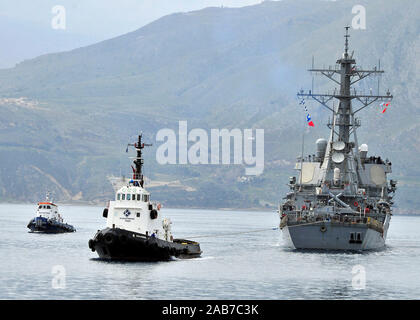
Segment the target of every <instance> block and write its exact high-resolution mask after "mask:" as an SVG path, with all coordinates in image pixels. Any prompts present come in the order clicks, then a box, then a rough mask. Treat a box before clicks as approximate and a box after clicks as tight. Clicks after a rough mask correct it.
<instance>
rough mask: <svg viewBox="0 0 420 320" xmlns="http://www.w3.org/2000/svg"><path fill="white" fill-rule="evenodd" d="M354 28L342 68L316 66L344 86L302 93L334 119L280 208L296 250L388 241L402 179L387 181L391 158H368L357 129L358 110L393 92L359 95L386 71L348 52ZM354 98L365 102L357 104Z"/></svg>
mask: <svg viewBox="0 0 420 320" xmlns="http://www.w3.org/2000/svg"><path fill="white" fill-rule="evenodd" d="M348 29H349V28H348V27H346V34H345V47H344V53H343V55H342V57H341V58H340V59H339V60H337V64H336V67H334V68H329V69H316V68H312V69H310V71H312V72H317V73H320V74H322V75H324V76H326V77H327V78H329V79H330V80H332V81H333V82H335V83H336V84H338V85H339V86H340V87H339V90H335V91H334V93H332V94H315V93H313V92H312V90H311V91H309V92H304V91H301V92H299V93H298V97H299V98H300V99H305V98H311V99H314V100H315V101H317V102H319V103H320V104H321V105H322V106H324V107H325V108H327V109H328V110H330V111H331V112H332V118H331V120H330V121H329V123H328V127H329V128H330V136H329V139H328V140H325V139H318V140H317V142H316V154H315V155H312V156H311V155H309V156H307V157H304V156H303V154H302V156H301V157H300V158H298V161H297V163H296V167H295V169H297V170H298V171H299V175H298V177H297V178H296V177H291V178H290V181H289V187H290V192H289V193H288V194H287V196H286V197H285V201H284V202H283V203H282V204H281V205H280V207H279V214H280V218H281V222H280V228H281V229H282V231H283V235H284V237H285V239H286V241H287V243H288V244H289V245H290V246H291V247H293V248H298V249H336V250H366V249H379V248H382V247H384V245H385V239H386V236H387V231H388V227H389V222H390V219H391V215H392V210H391V207H392V204H393V202H392V196H393V194H394V193H395V191H396V181H393V180H390V181H388V180H387V174H389V173H391V162H390V161H389V160H383V159H381V157H374V156H368V146H367V145H366V144H362V145H360V146H359V143H358V140H357V135H356V129H357V128H358V127H360V125H361V122H360V120H359V119H358V118H356V114H357V113H358V112H359V111H361V110H363V109H364V108H366V107H367V106H369V105H371V104H373V103H374V102H376V101H386V102H389V101H390V100H391V99H392V95H391V94H390V93H389V92H387V94H386V95H373V94H372V93H371V94H358V93H357V92H356V90H355V89H353V88H352V86H353V85H354V84H355V83H356V82H358V81H360V80H362V79H364V78H366V77H368V76H370V75H373V74H380V73H383V71H382V70H380V68H376V67H375V68H374V69H373V70H365V69H363V68H360V67H359V66H357V65H356V61H355V59H353V54H351V55H350V54H349V50H348V38H349V37H350V36H349V34H348ZM378 88H379V86H378ZM378 94H379V93H378ZM333 99H337V100H338V101H339V104H338V106H337V107H334V106H331V105H330V101H333ZM352 101H357V102H358V103H359V104H361V105H360V106H358V107H355V106H354V105H353V103H352Z"/></svg>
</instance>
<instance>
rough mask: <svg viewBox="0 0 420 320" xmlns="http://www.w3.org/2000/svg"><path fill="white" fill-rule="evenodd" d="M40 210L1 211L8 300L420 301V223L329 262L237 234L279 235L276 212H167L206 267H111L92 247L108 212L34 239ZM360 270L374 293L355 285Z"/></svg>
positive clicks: (0, 250) (89, 210)
mask: <svg viewBox="0 0 420 320" xmlns="http://www.w3.org/2000/svg"><path fill="white" fill-rule="evenodd" d="M35 209H36V208H35V206H31V205H10V204H0V256H1V259H0V299H419V298H420V217H417V216H413V217H410V216H394V217H393V219H392V221H391V226H390V229H389V233H388V239H387V248H386V249H385V250H382V251H380V252H370V253H320V252H297V251H291V250H288V249H285V248H284V247H283V240H282V237H281V232H280V231H279V230H267V231H260V232H253V233H246V234H236V235H228V233H238V232H241V231H250V230H257V229H265V228H266V229H270V228H271V227H276V226H277V225H278V222H279V221H278V218H277V215H276V214H275V213H274V212H239V211H218V210H186V209H166V208H165V209H164V210H162V213H163V214H164V215H165V216H167V217H169V218H171V220H172V222H173V225H172V231H173V234H174V236H175V237H178V238H187V239H189V238H191V237H193V236H203V235H205V236H209V237H203V238H197V239H196V240H198V241H199V242H200V244H201V248H202V250H203V255H202V258H199V259H192V260H174V261H169V262H158V263H116V262H112V263H111V262H103V261H99V260H98V259H97V255H96V252H91V251H90V249H89V248H88V240H89V239H90V238H91V237H93V235H94V234H95V232H96V231H97V230H98V229H102V228H103V227H104V226H105V219H104V218H102V208H100V207H78V206H60V210H61V213H62V214H63V215H64V218H65V221H66V222H68V223H70V224H73V225H74V226H75V227H76V229H77V232H76V233H70V234H57V235H43V234H32V233H28V229H27V228H26V225H27V223H28V222H29V220H30V219H31V218H32V217H33V215H34V213H35ZM221 235H223V236H221ZM356 265H361V266H363V267H364V268H365V275H366V286H365V289H361V290H356V289H355V288H354V287H353V286H352V279H353V277H354V276H355V275H353V274H352V268H353V267H354V266H356ZM64 274H65V276H64V277H60V276H63V275H64ZM358 275H359V276H361V274H360V273H359V274H358ZM356 276H357V275H356ZM63 279H64V280H63ZM355 283H356V284H358V283H359V282H357V281H356V282H355ZM356 288H357V287H356Z"/></svg>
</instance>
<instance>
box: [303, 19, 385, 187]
mask: <svg viewBox="0 0 420 320" xmlns="http://www.w3.org/2000/svg"><path fill="white" fill-rule="evenodd" d="M349 28H350V27H348V26H347V27H345V29H346V33H345V35H344V37H345V43H344V53H343V55H342V57H341V59H338V60H337V66H336V67H335V68H331V67H330V68H329V69H316V68H312V69H309V70H308V71H310V72H315V73H320V74H322V75H324V76H326V77H327V78H329V79H330V80H332V81H333V82H335V83H336V84H338V85H340V91H339V93H337V92H336V90H335V91H334V93H333V94H314V93H313V92H312V91H309V92H308V93H305V92H304V91H303V90H301V91H300V92H299V93H298V94H297V96H298V97H301V98H303V97H309V98H312V99H314V100H315V101H317V102H319V103H320V104H321V105H322V106H324V107H325V108H327V109H328V110H330V111H331V112H332V113H333V121H331V122H329V123H328V127H329V128H330V129H331V139H330V141H329V145H328V148H327V154H326V157H325V161H324V163H323V167H324V170H325V174H326V173H327V171H329V169H331V163H330V161H329V160H330V159H331V158H332V160H333V163H334V167H335V168H339V169H340V172H341V173H342V179H340V180H341V181H343V182H344V183H349V184H353V183H355V182H356V181H355V179H357V178H356V173H355V170H354V168H353V166H352V164H351V162H352V160H353V159H354V155H353V148H356V151H355V153H356V155H358V145H357V137H356V128H357V127H359V126H360V121H359V119H357V118H355V117H354V115H355V114H356V113H357V112H359V111H360V110H362V109H364V108H366V107H367V106H369V105H371V104H372V103H373V102H375V101H377V100H379V101H384V100H386V101H390V100H391V99H392V95H391V94H390V93H389V91H388V92H387V93H386V95H372V94H370V95H364V94H362V95H360V94H357V93H356V90H355V89H354V90H353V94H352V93H351V87H352V85H354V84H355V83H356V82H358V81H360V80H362V79H364V78H366V77H368V76H370V75H372V74H381V73H384V71H383V70H379V69H377V68H376V67H375V68H374V69H373V70H359V69H358V68H357V67H356V61H355V60H354V59H353V54H351V55H349V53H348V51H349V41H348V39H349V37H350V35H349V33H348V30H349ZM338 65H339V67H338ZM336 75H339V77H340V79H339V80H338V79H337V78H338V77H336ZM334 98H335V99H338V100H339V105H338V108H337V110H335V108H334V107H330V106H329V105H328V103H329V102H330V101H331V100H332V99H334ZM353 99H356V100H357V101H359V102H360V103H361V104H362V106H361V107H360V108H359V109H357V110H356V111H353V109H352V103H351V102H352V100H353ZM335 127H338V132H336V131H335ZM351 134H353V135H354V137H355V141H354V142H351V141H350V135H351ZM335 137H336V139H334V138H335ZM334 140H335V141H334ZM334 142H336V144H335V148H334V147H333V143H334ZM332 149H334V150H335V151H334V153H332ZM338 151H339V152H338ZM334 157H335V158H334ZM356 158H358V157H356ZM325 179H326V175H325V176H324V179H323V180H325Z"/></svg>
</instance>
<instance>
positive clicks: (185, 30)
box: [0, 0, 420, 212]
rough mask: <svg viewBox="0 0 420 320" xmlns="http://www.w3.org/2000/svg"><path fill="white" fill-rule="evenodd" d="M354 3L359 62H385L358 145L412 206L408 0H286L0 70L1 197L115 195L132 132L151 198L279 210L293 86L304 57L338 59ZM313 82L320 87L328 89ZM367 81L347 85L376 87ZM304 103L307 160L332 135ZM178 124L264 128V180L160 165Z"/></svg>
mask: <svg viewBox="0 0 420 320" xmlns="http://www.w3.org/2000/svg"><path fill="white" fill-rule="evenodd" d="M355 4H362V5H364V6H365V7H366V12H367V29H366V30H351V38H350V47H351V50H354V51H355V53H354V57H355V59H356V61H357V63H358V65H361V66H364V67H366V68H367V67H372V66H374V65H376V64H377V63H378V59H380V60H381V66H382V67H383V68H384V69H385V71H386V73H385V75H384V76H382V77H381V88H382V91H386V90H387V89H388V88H389V90H390V91H391V92H392V94H393V95H394V100H393V101H392V103H391V107H390V108H389V110H388V111H387V112H386V113H385V114H381V113H380V111H379V108H378V107H377V106H372V107H370V108H368V109H366V110H364V111H363V112H361V113H360V114H359V117H361V119H362V127H361V129H359V131H358V136H359V142H360V143H367V144H368V145H369V153H370V155H380V156H381V157H382V158H384V159H385V158H389V159H391V161H392V163H393V170H394V173H393V175H392V178H395V179H397V180H399V185H398V187H399V189H398V195H397V197H396V207H397V208H398V212H418V211H419V210H418V209H417V208H418V207H419V205H420V200H419V199H418V197H417V196H416V195H417V190H418V187H419V182H418V181H419V179H420V165H419V161H418V160H417V158H418V155H419V154H420V123H419V121H418V119H419V116H420V109H419V108H418V106H417V105H416V102H417V101H418V99H416V97H417V88H418V87H419V77H418V76H417V75H418V74H419V68H420V63H419V62H418V59H416V58H417V57H418V52H419V48H420V41H419V34H420V32H419V31H420V30H419V27H420V23H419V20H418V18H417V13H418V12H420V3H419V2H418V1H408V0H403V1H380V0H371V1H337V2H329V1H312V0H311V1H309V0H300V1H297V0H293V1H292V0H286V1H280V2H264V3H261V4H259V5H255V6H249V7H243V8H207V9H203V10H200V11H194V12H189V13H177V14H172V15H169V16H166V17H163V18H161V19H159V20H157V21H155V22H153V23H151V24H149V25H147V26H145V27H143V28H141V29H139V30H136V31H134V32H131V33H128V34H125V35H122V36H120V37H117V38H113V39H110V40H107V41H103V42H100V43H98V44H95V45H91V46H88V47H83V48H79V49H76V50H72V51H68V52H61V53H55V54H48V55H44V56H40V57H37V58H35V59H32V60H27V61H24V62H22V63H20V64H18V65H17V66H16V67H15V68H12V69H4V70H0V133H1V134H0V157H1V158H0V159H1V160H0V161H1V167H0V200H1V201H31V202H33V201H37V200H39V199H40V197H43V196H44V194H45V191H46V190H47V189H48V190H51V191H52V192H53V193H54V194H55V197H56V199H57V200H60V201H67V202H70V201H71V202H90V203H104V201H105V200H106V199H109V198H110V197H112V195H113V191H112V188H111V185H110V184H109V183H108V181H107V178H106V177H107V175H109V174H114V175H119V174H120V173H122V174H125V175H127V174H129V172H130V167H129V166H130V159H128V158H127V154H126V153H125V147H126V145H127V143H128V142H132V140H134V136H135V135H136V134H137V133H138V132H139V131H140V130H142V131H143V132H144V136H145V138H146V141H149V142H152V143H153V144H154V145H153V147H152V148H149V149H147V151H146V154H145V156H146V167H145V170H146V172H145V174H146V176H147V177H148V178H149V179H150V181H151V187H150V188H148V189H149V190H150V191H151V192H152V197H153V198H154V199H155V200H159V201H161V202H162V203H163V204H164V205H167V206H182V207H218V208H228V207H229V208H274V207H276V206H277V203H278V201H279V200H281V197H282V196H283V195H284V193H285V192H286V191H287V187H286V183H287V181H288V177H289V176H291V175H292V174H294V170H293V166H294V161H295V159H296V156H297V155H299V153H300V150H301V141H302V132H303V130H304V129H305V125H306V123H305V114H304V110H303V109H302V108H301V107H300V106H299V105H298V103H297V100H296V92H297V91H298V90H300V89H301V88H306V89H309V88H310V87H311V81H312V77H311V75H310V74H309V73H308V72H307V71H306V70H307V69H308V68H309V67H310V65H311V60H312V56H314V58H315V64H316V65H318V66H321V67H322V66H328V65H334V63H335V61H336V60H337V59H338V58H339V57H340V55H341V53H342V51H343V45H344V38H343V33H344V29H343V27H344V26H345V25H349V24H350V23H351V19H352V17H353V15H352V13H351V9H352V7H353V5H355ZM314 80H315V90H316V91H321V92H324V91H326V90H330V91H331V90H333V89H334V85H333V83H332V82H331V83H329V82H326V81H325V80H323V79H322V78H318V77H315V79H314ZM376 81H377V80H376V79H373V80H369V81H367V82H364V83H363V84H361V85H360V87H358V88H357V89H358V90H364V91H366V92H369V90H370V88H373V91H374V93H376V88H377V82H376ZM21 97H25V99H26V100H22V99H21V100H17V99H19V98H21ZM308 106H309V109H310V112H311V115H312V118H313V120H314V122H315V125H316V126H315V128H311V130H310V131H309V133H308V134H306V137H305V151H306V152H308V153H311V154H312V153H314V151H315V145H314V142H315V140H316V139H317V138H319V137H327V136H328V128H327V127H326V126H325V123H326V121H327V120H328V117H329V116H330V114H329V113H328V112H327V111H326V110H325V109H324V108H322V107H321V106H319V105H317V104H316V103H315V102H311V103H309V104H308ZM179 120H187V121H188V127H189V129H193V128H203V129H206V130H210V129H211V128H220V129H221V128H229V129H231V128H240V129H246V128H254V129H255V128H261V129H264V130H265V170H264V173H263V174H262V175H261V176H258V177H252V178H251V179H249V180H247V181H242V180H241V179H240V178H241V176H243V175H244V167H243V166H238V165H236V166H234V165H230V166H216V165H159V164H158V163H157V162H156V159H155V153H156V148H157V146H158V143H156V141H155V137H156V133H157V131H158V130H160V129H162V128H173V129H175V130H177V128H178V121H179ZM163 182H165V183H166V184H164V183H163Z"/></svg>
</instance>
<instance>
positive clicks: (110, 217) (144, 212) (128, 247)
mask: <svg viewBox="0 0 420 320" xmlns="http://www.w3.org/2000/svg"><path fill="white" fill-rule="evenodd" d="M129 146H133V147H134V148H135V149H136V153H137V154H136V157H135V158H134V161H133V162H134V167H132V169H133V176H132V179H121V180H120V181H116V180H115V181H114V183H113V185H114V187H115V189H116V193H115V198H114V200H112V201H109V204H108V207H107V208H105V209H104V211H103V216H104V217H105V218H106V228H105V229H103V230H100V231H98V232H97V233H96V235H95V237H94V238H93V239H91V240H89V248H91V250H92V251H97V253H98V255H99V256H100V257H101V258H104V259H111V260H138V261H150V260H167V259H169V258H171V257H180V258H183V257H197V256H200V254H201V250H200V245H199V244H198V243H197V242H194V241H189V240H183V239H174V238H173V236H172V232H171V224H172V223H171V221H170V220H169V219H167V218H163V217H162V216H161V212H160V209H161V205H160V204H158V203H156V202H152V201H151V199H150V193H149V192H148V191H147V190H146V189H145V188H144V176H143V163H144V160H143V157H142V150H143V149H144V148H145V147H146V146H151V145H150V144H145V143H143V142H142V135H141V134H140V135H139V136H138V141H137V142H136V143H134V144H129ZM127 150H128V148H127Z"/></svg>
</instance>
